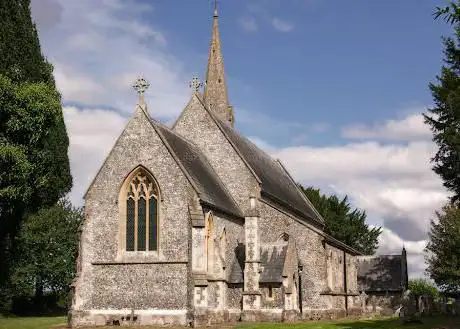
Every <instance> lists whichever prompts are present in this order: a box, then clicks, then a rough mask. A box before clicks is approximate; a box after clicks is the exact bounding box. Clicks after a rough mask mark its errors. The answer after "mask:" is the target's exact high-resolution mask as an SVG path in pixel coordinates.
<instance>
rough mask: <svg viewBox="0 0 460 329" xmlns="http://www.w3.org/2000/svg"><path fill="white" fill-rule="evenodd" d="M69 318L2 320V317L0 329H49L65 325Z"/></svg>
mask: <svg viewBox="0 0 460 329" xmlns="http://www.w3.org/2000/svg"><path fill="white" fill-rule="evenodd" d="M66 323H67V318H66V317H63V316H60V317H38V318H36V317H30V318H29V317H26V318H15V317H12V318H2V317H0V329H48V328H52V327H56V326H57V325H65V324H66Z"/></svg>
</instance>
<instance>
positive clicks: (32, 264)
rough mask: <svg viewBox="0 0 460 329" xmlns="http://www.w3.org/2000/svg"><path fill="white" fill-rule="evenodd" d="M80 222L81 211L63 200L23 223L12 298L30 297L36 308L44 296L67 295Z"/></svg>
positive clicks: (12, 282) (71, 276) (15, 264)
mask: <svg viewBox="0 0 460 329" xmlns="http://www.w3.org/2000/svg"><path fill="white" fill-rule="evenodd" d="M82 219H83V215H82V209H81V208H74V207H73V206H72V205H71V203H70V202H69V201H68V200H66V199H63V200H61V201H59V202H58V203H57V204H55V205H54V206H52V207H50V208H45V209H41V210H40V211H38V212H37V213H36V214H34V215H31V216H28V217H27V218H26V219H25V220H24V222H23V223H22V225H21V228H20V230H19V234H18V236H17V238H16V239H17V242H18V248H17V250H16V255H15V257H14V264H13V268H12V270H11V278H10V285H11V290H12V292H13V295H14V296H15V298H18V297H26V298H32V299H33V300H34V301H35V304H36V305H38V306H40V305H43V304H44V303H43V302H42V300H41V299H42V298H43V296H44V295H50V296H54V297H59V296H63V295H64V296H65V295H66V294H67V293H68V292H69V287H70V284H71V282H72V280H73V278H74V275H75V260H76V255H77V251H78V230H79V226H80V223H81V222H82Z"/></svg>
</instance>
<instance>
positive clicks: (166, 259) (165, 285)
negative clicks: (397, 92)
mask: <svg viewBox="0 0 460 329" xmlns="http://www.w3.org/2000/svg"><path fill="white" fill-rule="evenodd" d="M147 87H148V83H147V82H146V81H145V80H143V79H140V80H138V82H137V84H136V85H135V88H136V89H137V91H138V92H139V94H140V101H139V104H138V105H137V106H136V107H135V111H134V114H133V115H132V117H131V118H130V120H129V122H128V123H127V125H126V127H125V128H124V130H123V132H122V134H121V135H120V136H119V138H118V139H117V141H116V143H115V145H114V147H113V149H112V150H111V151H110V153H109V155H108V156H107V158H106V159H105V162H104V163H103V165H102V167H101V168H100V170H99V172H98V173H97V175H96V177H95V178H94V180H93V181H92V183H91V185H90V187H89V188H88V190H87V192H86V194H85V197H84V198H85V220H84V222H83V225H82V227H81V236H80V246H79V255H78V260H77V276H76V278H75V281H74V283H73V285H72V287H73V298H72V306H71V310H70V312H69V323H70V324H71V325H72V326H85V325H107V324H109V325H123V324H178V325H192V326H195V325H207V324H215V323H221V322H227V321H239V320H243V321H263V320H277V321H291V320H296V319H320V318H335V317H341V316H347V315H352V314H359V313H360V312H361V304H360V302H359V300H358V298H357V296H358V295H359V291H358V280H357V278H358V256H359V255H360V253H359V252H358V251H357V250H355V249H353V248H351V247H349V246H347V245H346V244H344V243H342V242H341V241H338V240H336V239H334V238H332V237H331V236H329V235H327V234H325V233H324V230H323V229H324V219H323V218H322V217H321V215H320V214H319V213H318V211H317V210H316V209H315V208H314V207H313V205H312V204H311V203H310V201H309V200H308V199H307V198H306V197H305V195H304V194H303V193H302V192H301V191H300V190H299V188H298V187H297V185H296V182H295V180H294V179H293V178H292V177H291V176H290V174H289V172H288V171H287V170H286V168H285V167H284V166H283V165H282V163H281V162H280V161H278V160H275V159H272V158H271V157H270V156H269V155H267V154H266V153H265V152H264V151H262V150H261V149H259V148H258V147H257V146H256V145H254V144H253V143H252V142H250V141H249V140H248V139H247V138H245V137H244V136H242V135H241V134H240V133H239V132H238V131H237V130H236V129H235V128H234V124H235V121H236V120H238V118H237V117H235V116H234V112H233V108H232V106H231V103H230V101H229V98H228V93H227V85H226V81H225V73H224V63H223V56H222V52H221V40H220V36H219V27H218V14H217V10H216V11H215V12H214V17H213V28H212V40H211V45H210V50H209V61H208V64H207V72H206V83H205V85H204V90H203V91H201V85H200V83H199V82H198V81H197V79H194V80H193V81H192V83H191V87H192V89H193V93H192V96H191V98H190V100H189V102H188V104H187V105H186V106H185V108H184V110H183V111H182V113H181V114H180V116H179V117H178V118H177V120H176V121H175V123H174V124H173V126H172V127H167V126H165V125H164V124H162V123H160V122H159V121H157V120H156V119H155V118H153V117H151V116H150V114H149V111H148V110H147V105H146V102H145V101H144V97H143V92H144V91H145V89H146V88H147ZM152 112H153V113H155V110H154V109H153V110H152ZM95 142H97V141H95Z"/></svg>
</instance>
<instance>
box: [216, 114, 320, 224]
mask: <svg viewBox="0 0 460 329" xmlns="http://www.w3.org/2000/svg"><path fill="white" fill-rule="evenodd" d="M215 120H216V121H217V122H218V125H219V126H220V128H221V129H222V131H223V132H224V134H225V135H226V136H227V138H228V139H229V140H230V142H231V143H232V144H233V145H234V147H236V149H237V150H238V151H239V153H240V155H241V156H242V157H243V158H244V160H245V162H246V163H247V164H248V166H249V167H250V168H251V169H252V171H253V172H254V174H255V175H256V176H257V177H258V178H259V180H260V183H261V189H262V193H263V194H265V196H267V197H269V198H271V199H273V200H274V201H275V202H277V203H279V204H281V205H283V206H285V207H287V208H289V209H290V210H293V211H294V212H296V213H298V214H299V215H301V216H302V217H304V218H308V219H310V220H313V221H315V222H318V223H321V224H322V223H324V220H323V218H322V217H321V215H319V213H318V212H317V211H316V210H315V208H314V207H313V205H312V204H311V203H310V202H309V201H308V199H307V198H306V197H304V196H303V195H302V194H301V193H302V192H300V191H299V188H298V187H297V186H296V184H295V182H294V181H293V179H292V178H291V177H290V176H289V174H288V172H287V171H286V170H285V169H284V168H283V166H282V165H281V163H280V162H278V161H275V160H274V159H273V158H272V157H270V156H269V155H268V154H267V153H265V152H264V151H263V150H261V149H260V148H258V147H257V146H256V145H255V144H254V143H252V142H251V141H249V140H248V139H247V138H245V137H243V136H241V135H240V134H239V133H238V132H237V131H236V130H235V129H233V128H232V127H231V126H230V125H228V124H226V123H224V122H222V121H221V120H220V119H219V118H215Z"/></svg>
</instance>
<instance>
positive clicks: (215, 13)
mask: <svg viewBox="0 0 460 329" xmlns="http://www.w3.org/2000/svg"><path fill="white" fill-rule="evenodd" d="M217 16H219V13H218V11H217V0H214V17H217Z"/></svg>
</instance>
